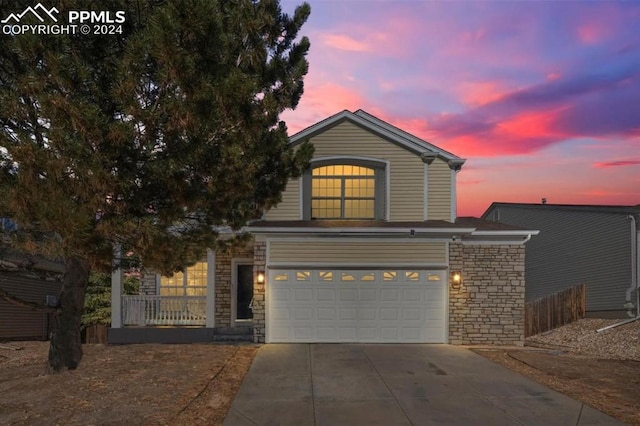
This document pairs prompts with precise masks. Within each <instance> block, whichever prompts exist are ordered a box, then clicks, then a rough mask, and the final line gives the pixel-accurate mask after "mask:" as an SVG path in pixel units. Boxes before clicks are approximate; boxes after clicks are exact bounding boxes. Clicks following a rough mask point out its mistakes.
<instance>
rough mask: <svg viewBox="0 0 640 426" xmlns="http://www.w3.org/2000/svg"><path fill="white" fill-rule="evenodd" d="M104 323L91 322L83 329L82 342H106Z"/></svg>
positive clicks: (105, 326) (106, 326)
mask: <svg viewBox="0 0 640 426" xmlns="http://www.w3.org/2000/svg"><path fill="white" fill-rule="evenodd" d="M108 328H109V326H108V325H106V324H93V325H90V326H88V327H87V328H85V329H84V336H83V337H84V343H107V329H108Z"/></svg>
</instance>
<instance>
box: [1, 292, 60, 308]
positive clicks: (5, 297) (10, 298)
mask: <svg viewBox="0 0 640 426" xmlns="http://www.w3.org/2000/svg"><path fill="white" fill-rule="evenodd" d="M0 299H2V300H5V301H7V302H9V303H11V304H12V305H17V306H20V307H23V308H29V309H31V310H32V311H36V312H48V313H53V312H58V311H59V308H55V307H52V306H46V305H43V304H41V303H35V302H29V301H26V300H24V299H21V298H19V297H16V296H14V295H12V294H9V293H8V292H7V291H6V290H3V289H2V288H0Z"/></svg>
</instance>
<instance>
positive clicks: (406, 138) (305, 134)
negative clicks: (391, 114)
mask: <svg viewBox="0 0 640 426" xmlns="http://www.w3.org/2000/svg"><path fill="white" fill-rule="evenodd" d="M345 121H348V122H350V123H352V124H354V125H356V126H358V127H361V128H362V129H364V130H366V131H369V132H371V133H374V134H376V135H378V136H380V137H381V138H383V139H385V140H387V141H389V142H391V143H394V144H396V145H398V146H400V147H402V148H404V149H406V150H408V151H410V152H412V153H414V154H416V155H419V156H423V155H425V154H426V155H427V156H428V154H435V156H436V157H438V158H441V159H443V160H445V161H447V162H449V164H450V165H451V166H452V167H456V168H460V167H462V165H463V164H464V162H465V160H464V159H462V158H460V157H458V156H456V155H454V154H452V153H450V152H448V151H445V150H443V149H440V148H438V147H437V146H435V145H432V144H430V143H429V142H427V141H425V140H422V139H420V138H418V137H416V136H414V135H411V134H410V133H407V132H405V131H404V130H401V129H399V128H397V127H395V126H393V125H391V124H389V123H386V122H384V121H382V120H380V119H379V118H377V117H374V116H373V115H371V114H369V113H367V112H366V111H363V110H361V109H359V110H358V111H356V112H355V113H353V112H351V111H348V110H344V111H341V112H339V113H337V114H334V115H332V116H331V117H328V118H325V119H324V120H322V121H319V122H318V123H316V124H314V125H312V126H309V127H307V128H306V129H304V130H301V131H300V132H298V133H296V134H295V135H293V136H291V138H289V142H290V143H291V144H292V145H297V144H299V143H302V142H303V141H305V140H306V139H308V138H312V137H314V136H316V135H318V134H320V133H323V132H325V131H327V130H329V129H330V128H332V127H334V126H337V125H338V124H340V123H343V122H345Z"/></svg>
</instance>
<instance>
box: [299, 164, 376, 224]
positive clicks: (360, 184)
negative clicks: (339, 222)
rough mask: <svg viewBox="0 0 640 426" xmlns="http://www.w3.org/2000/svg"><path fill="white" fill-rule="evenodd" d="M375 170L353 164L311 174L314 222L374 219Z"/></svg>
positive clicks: (315, 171)
mask: <svg viewBox="0 0 640 426" xmlns="http://www.w3.org/2000/svg"><path fill="white" fill-rule="evenodd" d="M375 188H376V181H375V171H374V170H373V169H370V168H367V167H361V166H352V165H333V166H324V167H316V168H315V169H313V171H312V172H311V218H312V219H374V218H375V205H374V204H375V199H376V197H375Z"/></svg>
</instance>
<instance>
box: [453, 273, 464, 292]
mask: <svg viewBox="0 0 640 426" xmlns="http://www.w3.org/2000/svg"><path fill="white" fill-rule="evenodd" d="M450 281H451V287H453V288H455V289H458V288H460V286H461V285H462V272H461V271H452V272H451V278H450Z"/></svg>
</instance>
